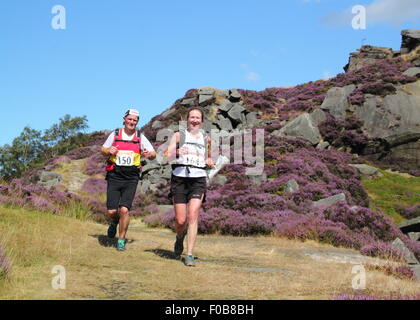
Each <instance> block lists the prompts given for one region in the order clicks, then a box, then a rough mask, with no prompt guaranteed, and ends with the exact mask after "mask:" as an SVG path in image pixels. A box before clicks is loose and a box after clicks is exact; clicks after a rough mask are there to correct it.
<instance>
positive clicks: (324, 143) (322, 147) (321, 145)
mask: <svg viewBox="0 0 420 320" xmlns="http://www.w3.org/2000/svg"><path fill="white" fill-rule="evenodd" d="M329 145H330V143H329V142H328V141H322V142H320V143H318V145H317V146H316V148H317V149H319V150H325V149H327V148H328V147H329Z"/></svg>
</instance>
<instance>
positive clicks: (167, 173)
mask: <svg viewBox="0 0 420 320" xmlns="http://www.w3.org/2000/svg"><path fill="white" fill-rule="evenodd" d="M171 176H172V168H171V166H169V165H168V166H165V168H164V169H163V172H162V178H164V179H167V180H169V179H170V178H171Z"/></svg>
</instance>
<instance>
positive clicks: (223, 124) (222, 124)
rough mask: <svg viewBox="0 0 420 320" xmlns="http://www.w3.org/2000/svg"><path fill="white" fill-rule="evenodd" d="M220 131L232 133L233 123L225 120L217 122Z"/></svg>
mask: <svg viewBox="0 0 420 320" xmlns="http://www.w3.org/2000/svg"><path fill="white" fill-rule="evenodd" d="M215 123H216V124H217V126H218V127H219V128H220V130H225V131H230V130H233V126H232V122H230V120H229V119H226V118H223V119H220V120H218V121H216V122H215Z"/></svg>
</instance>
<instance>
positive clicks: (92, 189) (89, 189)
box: [81, 178, 107, 195]
mask: <svg viewBox="0 0 420 320" xmlns="http://www.w3.org/2000/svg"><path fill="white" fill-rule="evenodd" d="M106 189H107V183H106V180H105V179H102V178H101V179H99V178H88V179H86V181H85V182H84V183H83V185H82V188H81V190H82V191H83V192H85V193H87V194H89V195H97V194H99V193H104V192H106Z"/></svg>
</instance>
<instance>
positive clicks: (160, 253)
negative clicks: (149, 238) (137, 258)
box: [145, 249, 180, 260]
mask: <svg viewBox="0 0 420 320" xmlns="http://www.w3.org/2000/svg"><path fill="white" fill-rule="evenodd" d="M145 251H146V252H152V253H154V254H155V255H157V256H159V257H161V258H165V259H171V260H180V256H177V255H176V254H175V252H173V251H169V250H163V249H149V250H145Z"/></svg>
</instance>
